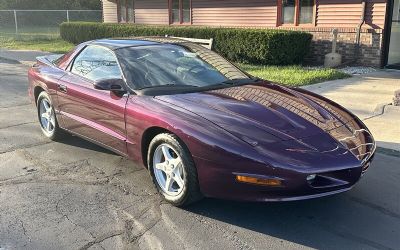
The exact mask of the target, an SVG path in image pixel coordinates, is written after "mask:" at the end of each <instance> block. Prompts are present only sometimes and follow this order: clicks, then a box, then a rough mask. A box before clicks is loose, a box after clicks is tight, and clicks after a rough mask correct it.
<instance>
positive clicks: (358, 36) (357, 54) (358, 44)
mask: <svg viewBox="0 0 400 250" xmlns="http://www.w3.org/2000/svg"><path fill="white" fill-rule="evenodd" d="M361 6H362V10H361V18H360V22H359V23H358V25H357V34H356V51H355V52H356V56H355V59H354V61H355V62H356V61H357V59H358V57H359V55H360V50H361V46H360V42H361V41H360V40H361V27H362V25H363V24H364V22H365V11H366V9H367V8H366V6H367V3H366V0H362V2H361Z"/></svg>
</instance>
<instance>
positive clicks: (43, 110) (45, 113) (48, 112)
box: [39, 98, 56, 134]
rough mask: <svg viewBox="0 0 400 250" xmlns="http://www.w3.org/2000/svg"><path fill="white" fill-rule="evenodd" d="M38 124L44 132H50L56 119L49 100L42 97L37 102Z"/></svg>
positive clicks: (54, 125) (52, 130)
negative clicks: (38, 102)
mask: <svg viewBox="0 0 400 250" xmlns="http://www.w3.org/2000/svg"><path fill="white" fill-rule="evenodd" d="M39 118H40V125H41V126H42V128H43V129H44V130H45V132H46V133H48V134H51V133H53V132H54V129H55V127H56V119H55V115H54V112H53V108H52V107H51V104H50V102H49V100H47V99H46V98H43V99H42V100H41V101H40V104H39Z"/></svg>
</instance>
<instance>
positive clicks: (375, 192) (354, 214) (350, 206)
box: [187, 156, 400, 249]
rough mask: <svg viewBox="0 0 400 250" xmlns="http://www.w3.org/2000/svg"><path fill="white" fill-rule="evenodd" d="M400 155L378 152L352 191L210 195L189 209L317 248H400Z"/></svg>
mask: <svg viewBox="0 0 400 250" xmlns="http://www.w3.org/2000/svg"><path fill="white" fill-rule="evenodd" d="M396 161H397V162H399V161H400V158H394V157H391V156H388V157H386V156H378V157H376V159H375V162H374V164H373V166H372V169H371V170H370V171H369V173H367V175H366V176H364V177H363V178H362V179H361V180H360V182H359V183H358V184H357V185H356V186H355V187H354V188H353V189H352V190H351V191H348V192H346V193H342V194H337V195H334V196H330V197H324V198H319V199H313V200H305V201H292V202H268V203H250V202H234V201H225V200H217V199H205V200H204V201H201V202H199V203H197V204H194V205H192V206H190V207H188V208H187V211H189V212H192V213H195V214H198V215H201V216H204V217H208V218H209V219H211V220H217V221H221V222H223V224H227V225H228V226H227V228H229V230H233V231H237V232H240V231H242V232H243V234H244V235H246V234H245V232H246V231H247V230H251V231H253V232H258V233H260V234H263V235H264V236H263V237H262V238H263V239H264V240H265V242H268V239H271V237H272V238H278V239H281V240H282V241H289V242H294V243H296V244H300V245H303V246H308V247H312V248H317V249H354V248H357V249H365V248H368V249H369V248H378V249H396V248H398V246H399V243H400V239H399V237H398V233H399V230H400V213H399V207H398V204H399V203H398V202H399V200H398V196H397V195H398V193H397V194H396V192H398V189H397V191H396V189H394V188H396V186H397V185H398V181H397V180H395V179H396V178H393V177H394V176H398V174H399V172H398V168H397V163H396ZM396 183H397V184H396ZM237 235H238V237H239V238H240V234H237ZM261 236H262V235H261ZM286 246H287V245H286Z"/></svg>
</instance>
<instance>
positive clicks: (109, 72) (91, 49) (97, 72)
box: [71, 45, 122, 81]
mask: <svg viewBox="0 0 400 250" xmlns="http://www.w3.org/2000/svg"><path fill="white" fill-rule="evenodd" d="M71 72H72V73H74V74H77V75H80V76H82V77H85V78H87V79H89V80H92V81H97V80H100V79H104V78H121V77H122V75H121V71H120V69H119V67H118V63H117V59H116V57H115V55H114V53H113V52H111V51H110V50H108V49H105V48H102V47H100V46H96V45H91V46H90V45H89V46H88V47H86V48H84V49H83V51H82V52H81V53H79V55H78V56H77V57H76V58H75V60H74V63H73V65H72V68H71Z"/></svg>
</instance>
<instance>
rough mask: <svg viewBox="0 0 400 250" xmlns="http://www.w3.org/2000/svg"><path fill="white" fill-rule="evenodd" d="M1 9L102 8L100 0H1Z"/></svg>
mask: <svg viewBox="0 0 400 250" xmlns="http://www.w3.org/2000/svg"><path fill="white" fill-rule="evenodd" d="M0 9H3V10H4V9H17V10H23V9H32V10H35V9H39V10H67V9H69V10H71V9H82V10H85V9H90V10H99V9H101V1H100V0H0Z"/></svg>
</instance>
